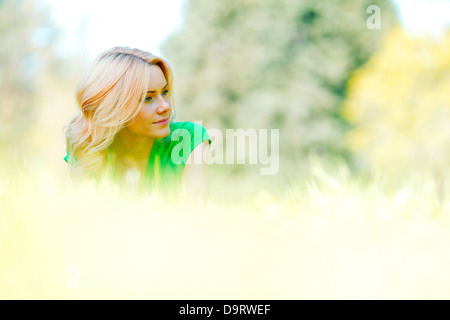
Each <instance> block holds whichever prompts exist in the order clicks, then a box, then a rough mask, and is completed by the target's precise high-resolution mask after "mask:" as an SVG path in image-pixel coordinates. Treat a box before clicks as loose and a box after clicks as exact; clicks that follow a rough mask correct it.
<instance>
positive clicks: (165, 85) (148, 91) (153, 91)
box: [147, 84, 169, 93]
mask: <svg viewBox="0 0 450 320" xmlns="http://www.w3.org/2000/svg"><path fill="white" fill-rule="evenodd" d="M168 85H169V84H166V85H165V86H164V87H163V88H162V89H161V90H164V89H165V88H166V87H167V86H168ZM155 92H156V91H147V93H155Z"/></svg>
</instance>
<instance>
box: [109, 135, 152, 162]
mask: <svg viewBox="0 0 450 320" xmlns="http://www.w3.org/2000/svg"><path fill="white" fill-rule="evenodd" d="M154 142H155V139H154V138H150V137H145V136H138V135H135V134H133V133H131V132H130V131H129V130H128V129H127V128H124V129H122V130H120V131H119V132H118V133H117V135H116V137H115V139H114V142H113V146H112V147H113V148H114V150H115V151H116V152H117V153H118V154H121V155H123V156H132V157H133V158H134V159H143V158H144V159H148V157H149V156H150V152H151V150H152V147H153V143H154Z"/></svg>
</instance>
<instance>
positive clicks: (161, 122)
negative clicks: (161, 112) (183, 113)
mask: <svg viewBox="0 0 450 320" xmlns="http://www.w3.org/2000/svg"><path fill="white" fill-rule="evenodd" d="M168 123H169V119H163V120H160V121H158V122H153V124H159V125H164V124H168Z"/></svg>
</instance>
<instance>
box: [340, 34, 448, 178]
mask: <svg viewBox="0 0 450 320" xmlns="http://www.w3.org/2000/svg"><path fill="white" fill-rule="evenodd" d="M449 57H450V30H448V31H447V33H446V35H445V36H444V37H443V38H442V39H432V38H430V37H426V36H422V37H410V36H408V35H406V34H405V32H404V31H403V30H402V29H400V28H398V29H396V30H394V31H392V32H391V33H390V34H389V36H388V37H387V38H386V40H385V41H384V42H383V44H382V45H381V48H380V50H379V51H378V52H377V53H376V54H375V55H374V56H373V57H372V58H371V59H370V60H369V61H368V63H367V64H366V65H364V67H362V68H361V69H359V70H357V71H356V72H354V74H353V76H352V77H351V79H350V81H349V88H348V97H347V99H346V101H345V102H344V104H343V107H342V114H343V116H344V117H345V118H346V119H347V120H348V121H349V122H350V123H351V124H352V126H353V128H352V130H351V131H350V132H349V134H348V137H347V139H346V141H347V145H348V148H349V149H350V150H352V152H353V153H354V154H355V155H356V159H357V160H358V163H359V166H360V167H361V168H366V169H368V168H374V167H375V168H378V169H380V170H382V171H384V172H387V173H390V174H393V173H400V174H401V173H403V174H405V173H411V172H416V171H423V170H427V171H428V170H430V169H431V170H432V171H434V172H438V171H441V170H444V169H448V163H450V94H449V88H450V60H449Z"/></svg>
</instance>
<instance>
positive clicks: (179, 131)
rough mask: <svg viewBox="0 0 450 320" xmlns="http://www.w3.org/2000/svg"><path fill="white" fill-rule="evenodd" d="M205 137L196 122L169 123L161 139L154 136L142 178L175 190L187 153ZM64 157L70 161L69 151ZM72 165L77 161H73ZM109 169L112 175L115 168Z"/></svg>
mask: <svg viewBox="0 0 450 320" xmlns="http://www.w3.org/2000/svg"><path fill="white" fill-rule="evenodd" d="M205 140H208V141H209V144H211V138H210V137H209V135H208V132H207V131H206V129H205V128H204V127H203V126H202V125H200V124H198V123H192V122H189V121H185V122H172V123H170V134H169V135H168V136H167V137H165V138H163V139H155V142H154V144H153V147H152V150H151V153H150V157H149V159H148V163H147V168H146V171H145V177H144V180H145V181H146V182H148V184H149V185H150V186H151V188H152V189H153V188H155V187H156V188H158V189H161V190H167V189H172V190H173V189H176V190H178V188H179V185H180V182H181V177H182V174H183V170H184V166H185V164H186V161H187V159H188V158H189V155H190V154H191V152H192V151H193V150H194V149H195V147H197V146H198V145H199V144H200V143H202V142H203V141H205ZM64 160H65V161H66V162H67V163H69V162H68V160H69V151H67V155H66V156H65V157H64ZM75 160H76V159H75ZM71 165H76V161H75V163H71ZM112 171H113V175H114V176H115V173H114V168H113V170H112Z"/></svg>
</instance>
